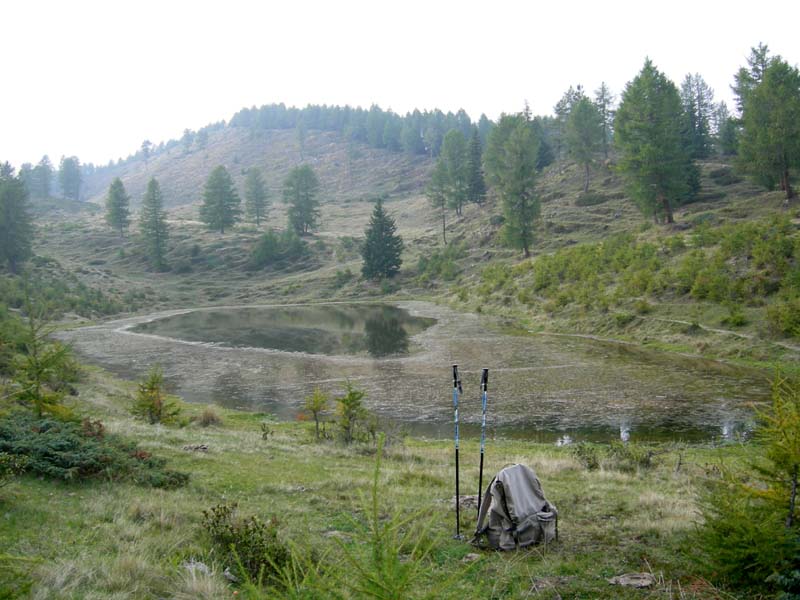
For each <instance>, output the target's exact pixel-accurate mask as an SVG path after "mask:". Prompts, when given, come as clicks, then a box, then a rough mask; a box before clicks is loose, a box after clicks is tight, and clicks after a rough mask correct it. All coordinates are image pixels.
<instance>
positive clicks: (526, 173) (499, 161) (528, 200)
mask: <svg viewBox="0 0 800 600" xmlns="http://www.w3.org/2000/svg"><path fill="white" fill-rule="evenodd" d="M538 158H539V139H538V138H537V136H536V134H535V132H534V128H533V122H532V121H529V120H528V119H527V118H526V116H525V115H524V114H522V115H513V116H510V115H503V116H501V117H500V121H499V122H498V124H497V127H495V128H494V129H493V130H492V132H491V134H489V141H488V144H487V145H486V153H485V157H484V164H485V167H486V176H487V179H488V180H489V182H490V184H491V186H492V187H493V188H494V189H495V190H496V192H497V194H498V195H499V197H500V200H501V202H502V206H503V216H504V217H505V221H504V224H503V237H504V239H505V241H506V243H507V244H508V245H510V246H512V247H514V248H519V249H521V250H522V252H523V254H524V255H525V257H526V258H527V257H529V256H530V247H531V245H532V244H533V227H534V220H535V219H536V217H538V216H539V209H540V203H539V198H538V197H537V196H536V165H537V161H538Z"/></svg>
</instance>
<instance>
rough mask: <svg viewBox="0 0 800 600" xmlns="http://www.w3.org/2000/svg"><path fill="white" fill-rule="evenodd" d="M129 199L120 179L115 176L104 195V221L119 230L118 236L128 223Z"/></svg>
mask: <svg viewBox="0 0 800 600" xmlns="http://www.w3.org/2000/svg"><path fill="white" fill-rule="evenodd" d="M130 201H131V200H130V197H129V196H128V194H127V193H126V192H125V186H124V185H123V184H122V180H121V179H120V178H119V177H117V178H115V179H114V181H112V182H111V185H110V186H109V188H108V195H107V196H106V223H108V224H109V225H110V226H111V227H112V228H113V229H116V230H117V231H119V234H120V236H122V235H123V233H124V232H125V230H126V229H127V228H128V225H129V224H130Z"/></svg>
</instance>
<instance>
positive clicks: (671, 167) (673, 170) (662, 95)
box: [614, 59, 696, 223]
mask: <svg viewBox="0 0 800 600" xmlns="http://www.w3.org/2000/svg"><path fill="white" fill-rule="evenodd" d="M682 129H683V110H682V107H681V100H680V96H679V95H678V90H677V88H676V87H675V84H673V83H672V82H671V81H670V80H669V79H667V77H666V76H665V75H664V74H663V73H661V72H660V71H659V70H658V69H657V68H656V67H655V65H653V63H652V61H650V59H647V60H646V61H645V63H644V67H642V70H641V71H640V72H639V74H638V75H637V76H636V77H635V78H634V79H633V81H630V82H629V83H628V84H627V85H626V86H625V91H624V92H623V94H622V102H621V103H620V106H619V109H618V110H617V115H616V119H615V121H614V143H615V145H616V146H617V149H618V150H619V152H620V154H621V158H620V162H619V170H620V172H621V173H622V174H623V176H624V177H625V179H626V183H627V187H628V192H629V194H630V195H631V197H632V198H633V200H634V201H635V202H636V203H637V204H638V205H639V208H640V209H641V210H642V212H643V213H644V214H645V215H648V216H653V218H654V219H655V220H656V222H658V220H659V217H664V219H665V221H666V222H667V223H673V222H674V218H673V214H672V207H673V205H674V204H675V203H677V202H679V201H681V200H682V199H684V198H686V197H687V195H688V194H689V193H690V191H691V190H690V179H691V178H692V177H693V176H694V174H695V173H696V170H695V168H694V164H693V162H692V161H691V158H690V156H689V154H688V151H687V148H686V145H685V143H684V138H683V136H682Z"/></svg>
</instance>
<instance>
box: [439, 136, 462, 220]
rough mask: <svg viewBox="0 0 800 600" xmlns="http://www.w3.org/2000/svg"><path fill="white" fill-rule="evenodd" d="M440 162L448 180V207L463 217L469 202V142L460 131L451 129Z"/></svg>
mask: <svg viewBox="0 0 800 600" xmlns="http://www.w3.org/2000/svg"><path fill="white" fill-rule="evenodd" d="M439 162H440V163H441V164H442V168H443V170H444V173H445V177H446V178H447V192H446V194H447V206H448V208H452V209H454V210H455V211H456V215H461V209H462V207H463V206H464V202H466V200H467V185H468V181H467V177H468V171H467V141H466V140H465V139H464V135H463V134H462V133H461V132H460V131H459V130H458V129H451V130H450V131H448V132H447V135H445V136H444V140H443V141H442V148H441V152H440V154H439Z"/></svg>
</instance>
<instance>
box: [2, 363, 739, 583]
mask: <svg viewBox="0 0 800 600" xmlns="http://www.w3.org/2000/svg"><path fill="white" fill-rule="evenodd" d="M131 388H132V384H130V383H126V382H120V381H117V380H114V379H112V378H110V377H109V376H108V375H107V374H105V373H103V372H102V371H100V370H97V369H92V370H90V372H89V375H88V378H87V380H86V381H85V382H84V383H82V384H80V390H81V395H80V398H81V400H80V405H79V407H80V410H81V411H82V412H85V413H87V414H91V415H92V416H93V417H94V418H101V419H102V420H103V421H104V423H105V424H106V426H107V427H108V429H109V430H110V431H114V432H119V433H124V434H125V435H128V436H130V437H132V438H133V439H135V440H136V441H137V442H138V443H139V444H140V445H141V447H142V448H144V449H146V450H147V451H150V452H153V453H154V454H156V455H159V456H164V457H166V458H168V459H169V463H168V466H169V467H170V468H174V469H179V470H183V471H187V472H190V473H191V480H190V482H189V484H188V485H187V486H186V487H184V488H180V489H176V490H170V491H161V490H152V489H149V488H143V487H137V486H135V485H130V484H127V483H108V482H93V483H87V484H82V485H76V484H72V485H71V484H66V483H59V482H52V481H45V480H39V479H35V478H31V477H22V478H19V479H17V480H16V481H15V482H13V483H11V484H10V485H9V486H7V487H6V488H4V489H3V490H2V491H1V492H0V515H2V517H3V518H0V539H3V540H6V543H5V545H4V550H3V552H4V555H3V556H0V565H2V567H3V568H2V569H0V597H3V596H2V594H3V593H5V594H6V596H7V597H25V596H24V594H21V595H19V596H15V595H14V594H13V593H11V590H15V589H23V588H24V587H25V586H26V585H29V586H30V587H31V597H34V598H120V599H121V598H190V597H195V598H218V597H233V591H235V588H234V587H231V586H230V585H229V584H228V583H227V582H226V581H225V580H224V578H223V577H222V575H221V571H222V566H223V565H222V560H223V557H222V556H220V555H218V554H215V553H214V551H213V550H212V546H211V544H210V540H209V539H208V537H207V535H206V534H205V533H204V532H203V531H202V527H201V523H202V511H203V510H204V509H208V508H209V507H211V506H213V505H216V504H219V503H221V502H226V503H230V502H238V504H239V510H240V512H241V514H243V515H248V514H254V515H258V516H259V517H261V518H262V519H264V520H267V519H269V518H270V517H271V516H277V518H278V520H279V523H280V525H279V527H280V534H281V536H282V538H283V539H286V540H291V542H292V543H293V544H294V545H296V546H297V547H298V548H299V549H300V552H301V553H302V554H303V555H308V553H310V552H311V549H312V548H314V549H315V552H317V553H318V554H320V555H322V556H327V558H324V559H323V560H328V561H331V562H330V564H332V565H333V570H334V571H336V570H337V569H340V568H341V564H340V563H338V562H337V561H336V558H335V557H336V556H337V555H338V554H337V552H339V550H338V545H337V544H338V543H337V542H336V540H337V539H340V540H343V541H344V543H345V544H347V547H348V549H349V550H350V551H351V552H352V553H353V555H354V556H356V557H361V559H363V560H366V559H367V556H368V548H367V547H365V546H363V544H361V543H358V542H359V540H360V539H361V538H359V536H358V531H357V530H356V529H354V523H353V520H352V518H353V517H354V518H355V519H356V522H359V521H361V519H362V518H363V517H364V513H363V512H362V507H363V505H362V503H361V499H362V498H363V497H364V496H365V495H368V494H369V489H370V483H371V479H372V475H373V469H374V449H373V448H371V447H365V446H353V447H350V448H348V447H344V446H341V445H339V444H336V443H331V442H324V443H316V442H314V440H313V437H314V436H313V429H312V427H313V426H312V425H311V424H308V423H271V424H270V429H271V430H272V431H273V433H272V434H271V435H270V436H269V437H268V438H267V439H266V440H265V439H262V435H261V429H260V424H261V423H262V422H264V420H265V418H267V417H266V416H265V415H260V414H248V413H240V412H236V411H230V410H222V409H219V411H218V412H219V414H220V415H221V417H222V419H223V425H222V426H221V427H208V428H202V427H200V426H198V425H195V424H190V425H188V426H186V427H183V428H177V427H172V428H166V427H162V426H149V425H147V424H145V423H144V422H142V421H139V420H135V419H133V418H132V417H131V416H130V415H129V413H128V411H127V405H128V402H129V400H127V399H126V398H127V397H128V396H129V394H130V392H131ZM184 410H185V414H186V415H187V416H197V415H199V414H200V413H201V412H202V410H203V407H201V406H191V405H186V406H184ZM201 443H202V444H207V445H208V452H207V453H203V452H194V451H189V450H184V449H183V447H184V446H187V445H193V444H201ZM750 452H752V450H751V449H750V448H749V447H747V446H739V445H733V446H726V447H722V448H711V447H692V448H688V449H683V450H681V463H682V467H681V470H680V471H679V472H676V471H675V466H676V464H677V462H678V454H677V452H675V451H673V452H668V453H666V454H663V455H660V456H659V457H658V458H657V460H658V463H657V465H656V466H655V467H654V468H653V469H650V470H646V471H639V472H635V471H634V472H622V471H619V470H617V469H615V468H613V466H611V465H610V464H606V463H603V466H601V468H600V469H599V470H597V471H591V472H590V471H587V470H585V469H583V468H582V467H581V466H580V465H579V463H578V462H577V461H576V460H575V458H573V456H572V453H571V451H570V449H569V448H557V447H554V446H549V445H543V444H530V443H522V442H512V441H505V440H497V441H494V442H492V443H490V444H489V447H488V450H487V466H486V472H485V477H484V478H485V479H487V476H486V474H489V476H490V475H491V474H493V473H494V472H495V471H497V470H498V469H499V468H501V467H502V466H503V465H505V464H506V463H509V462H523V463H525V464H528V465H529V466H531V467H533V468H534V469H535V470H536V471H537V473H538V474H539V476H540V477H541V479H542V482H543V485H544V489H545V493H546V494H547V496H548V498H549V499H550V500H551V501H553V502H554V503H555V504H556V505H557V506H558V507H559V510H560V522H559V534H560V540H559V542H558V543H556V544H552V545H550V546H549V547H547V548H544V547H537V548H534V549H531V550H528V551H525V552H520V553H508V554H500V553H492V552H489V553H481V554H480V558H479V559H478V560H477V562H476V563H475V564H473V565H472V566H470V567H469V568H467V566H466V565H465V563H463V562H462V559H463V558H464V557H465V556H466V555H467V554H469V553H470V552H472V551H473V550H472V548H471V547H470V546H469V545H468V544H466V543H465V542H459V541H456V540H453V539H452V535H453V532H454V511H453V509H452V497H453V490H452V486H453V483H452V479H453V472H452V444H451V442H450V441H447V440H425V439H414V438H411V439H407V440H406V442H405V443H404V444H402V445H394V446H391V447H389V448H388V449H387V450H386V451H385V456H384V460H383V464H382V467H381V470H380V474H379V479H378V492H379V503H380V512H381V514H382V515H386V516H388V515H403V514H411V513H412V512H415V511H422V513H423V514H424V515H425V517H424V519H423V521H424V522H425V523H427V524H428V526H427V527H426V529H425V532H424V535H425V536H427V539H428V542H429V543H430V544H431V553H430V555H429V558H428V560H427V561H426V563H425V568H424V570H423V571H422V575H421V577H420V579H419V581H418V583H417V584H416V587H415V592H414V593H415V594H416V593H420V594H421V593H423V592H424V591H425V590H426V589H429V588H432V587H433V586H434V585H435V583H436V582H438V581H441V580H442V579H443V578H446V577H448V576H450V575H451V574H453V573H456V574H457V576H456V577H455V578H454V579H453V580H452V581H451V585H450V586H449V588H448V590H446V591H447V592H448V593H451V594H452V595H451V596H446V595H444V596H440V597H454V598H455V597H459V598H517V597H531V598H550V597H552V595H553V592H554V591H557V592H558V593H559V594H561V596H562V597H564V598H582V597H583V598H628V597H630V598H634V597H636V598H641V597H648V598H682V597H683V598H715V597H718V596H717V595H716V591H714V589H713V588H711V587H708V586H706V587H703V586H704V585H705V584H701V583H700V582H701V579H700V577H701V576H702V574H703V573H702V571H701V569H700V567H699V566H698V563H697V562H696V557H695V556H694V555H693V552H692V546H691V539H690V538H691V535H692V532H693V528H694V526H695V525H694V524H695V521H696V519H697V515H696V512H695V511H696V507H695V504H694V491H695V489H696V486H697V485H698V484H699V482H700V481H701V480H702V478H703V477H704V476H705V473H706V469H707V465H709V464H712V463H715V462H717V461H719V460H724V461H726V462H728V463H731V462H734V463H736V462H740V461H743V460H744V459H745V458H746V457H747V456H748V455H749V453H750ZM477 455H478V448H477V444H476V441H475V440H471V439H470V440H465V441H464V443H463V444H462V448H461V456H462V464H463V465H464V466H463V468H462V473H461V480H462V493H472V494H474V493H475V490H473V489H472V488H473V486H475V485H476V484H477V475H478V473H477V464H473V462H475V463H477V460H476V461H469V460H467V459H468V457H470V456H472V457H477ZM474 525H475V515H473V514H471V512H470V511H463V512H462V531H464V532H467V533H469V532H470V531H471V530H472V528H473V527H474ZM362 541H363V540H362ZM191 560H197V561H202V562H203V563H205V564H207V565H209V566H210V567H212V571H213V572H212V573H211V574H210V575H204V574H198V573H195V574H194V576H193V575H191V574H190V573H189V572H188V571H187V570H186V568H185V567H182V566H181V564H182V563H185V562H188V561H191ZM632 571H637V572H638V571H652V572H653V573H654V574H655V575H657V576H658V577H659V580H660V581H661V582H662V583H661V584H660V585H659V586H658V588H657V589H654V590H651V591H649V592H641V591H632V590H624V589H621V588H616V587H612V586H610V585H609V584H608V583H607V582H606V579H607V578H609V577H612V576H614V575H619V574H621V573H626V572H632ZM344 574H345V575H347V572H345V573H344ZM340 575H341V573H340ZM679 586H680V588H679ZM689 588H696V593H694V594H693V595H684V596H680V595H678V593H677V590H678V589H682V590H686V589H689ZM537 590H540V591H537ZM192 594H194V596H193V595H192ZM548 594H549V595H548ZM353 597H355V596H353Z"/></svg>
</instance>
